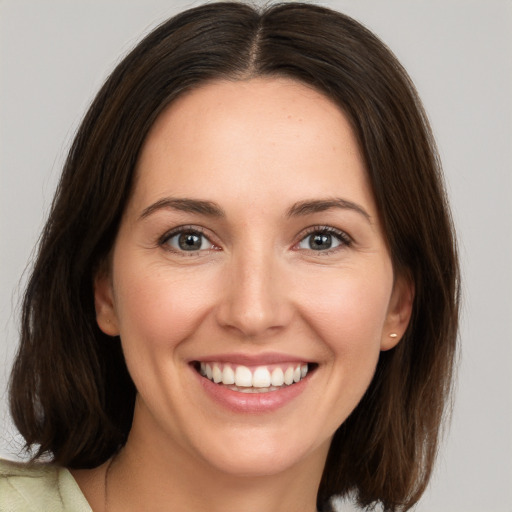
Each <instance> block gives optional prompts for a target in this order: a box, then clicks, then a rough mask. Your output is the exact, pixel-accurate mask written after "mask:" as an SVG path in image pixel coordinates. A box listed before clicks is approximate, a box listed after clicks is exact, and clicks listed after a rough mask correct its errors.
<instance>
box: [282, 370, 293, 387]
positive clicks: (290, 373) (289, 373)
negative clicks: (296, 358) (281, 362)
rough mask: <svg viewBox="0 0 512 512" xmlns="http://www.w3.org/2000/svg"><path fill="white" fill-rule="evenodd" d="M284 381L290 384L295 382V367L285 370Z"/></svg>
mask: <svg viewBox="0 0 512 512" xmlns="http://www.w3.org/2000/svg"><path fill="white" fill-rule="evenodd" d="M284 383H285V384H287V385H288V386H289V385H290V384H293V368H292V367H291V366H290V367H289V368H287V369H286V371H285V372H284Z"/></svg>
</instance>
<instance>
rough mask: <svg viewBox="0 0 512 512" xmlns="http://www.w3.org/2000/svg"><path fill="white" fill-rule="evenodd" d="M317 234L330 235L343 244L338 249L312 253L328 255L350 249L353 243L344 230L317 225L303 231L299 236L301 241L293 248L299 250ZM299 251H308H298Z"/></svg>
mask: <svg viewBox="0 0 512 512" xmlns="http://www.w3.org/2000/svg"><path fill="white" fill-rule="evenodd" d="M315 233H327V234H329V235H333V236H335V237H336V238H337V239H338V240H339V241H340V242H341V243H340V245H339V246H338V247H334V248H332V249H325V250H323V251H314V250H313V249H309V251H311V252H318V253H322V254H328V253H330V252H334V251H338V250H341V249H344V248H346V247H350V246H351V245H352V243H353V239H352V237H351V236H350V235H349V234H348V233H347V232H346V231H343V230H342V229H338V228H335V227H333V226H326V225H316V226H310V227H308V228H306V229H305V230H304V231H302V232H301V233H300V235H299V239H298V241H297V242H295V244H294V245H293V248H294V249H295V248H297V247H298V245H299V244H300V243H301V242H302V241H303V240H304V239H305V238H307V237H308V236H310V235H312V234H315ZM297 250H308V249H298V248H297Z"/></svg>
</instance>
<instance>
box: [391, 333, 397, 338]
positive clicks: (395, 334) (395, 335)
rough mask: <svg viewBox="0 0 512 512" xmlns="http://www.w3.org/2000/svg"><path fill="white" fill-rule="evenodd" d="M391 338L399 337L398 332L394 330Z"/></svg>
mask: <svg viewBox="0 0 512 512" xmlns="http://www.w3.org/2000/svg"><path fill="white" fill-rule="evenodd" d="M389 337H390V338H398V334H397V333H396V332H392V333H391V334H390V335H389Z"/></svg>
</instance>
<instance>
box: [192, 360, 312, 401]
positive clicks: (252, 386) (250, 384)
mask: <svg viewBox="0 0 512 512" xmlns="http://www.w3.org/2000/svg"><path fill="white" fill-rule="evenodd" d="M317 366H318V364H316V363H311V362H308V363H305V362H288V363H277V364H267V365H257V366H256V365H255V366H246V365H240V364H232V363H225V362H220V361H193V362H192V367H193V368H194V370H195V371H196V372H197V373H198V374H199V375H200V376H201V377H203V378H205V379H207V380H209V381H210V382H213V383H214V384H217V385H218V386H221V387H223V388H227V389H229V390H231V391H237V392H239V393H270V392H274V391H279V390H282V389H285V388H289V387H291V386H294V385H295V384H298V383H299V382H301V381H303V380H304V379H306V378H307V377H308V375H310V374H311V373H312V372H314V371H315V370H316V368H317Z"/></svg>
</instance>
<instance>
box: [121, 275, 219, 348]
mask: <svg viewBox="0 0 512 512" xmlns="http://www.w3.org/2000/svg"><path fill="white" fill-rule="evenodd" d="M197 277H198V276H197V275H196V276H195V277H194V276H192V275H182V274H180V273H177V272H169V271H168V270H167V271H165V272H164V271H159V269H158V267H157V266H155V267H150V268H148V269H147V271H146V272H141V271H140V267H139V269H138V271H134V272H130V271H129V269H123V280H122V281H120V283H119V286H118V287H117V288H116V290H117V297H116V313H117V316H118V319H119V322H120V333H121V338H122V339H123V342H124V343H130V342H131V340H133V343H135V341H137V344H138V345H139V346H138V349H137V350H139V351H146V350H148V349H150V348H151V350H155V349H156V350H159V349H162V350H166V349H169V348H172V347H173V346H176V345H177V344H179V343H180V342H181V341H182V340H184V339H186V338H187V337H188V336H189V335H190V334H192V332H193V331H194V329H195V328H196V326H197V325H198V323H200V322H201V318H202V317H203V316H204V315H205V314H206V313H207V310H208V306H207V304H208V303H210V302H211V288H210V287H207V286H201V282H200V281H201V280H200V279H198V278H197Z"/></svg>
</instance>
